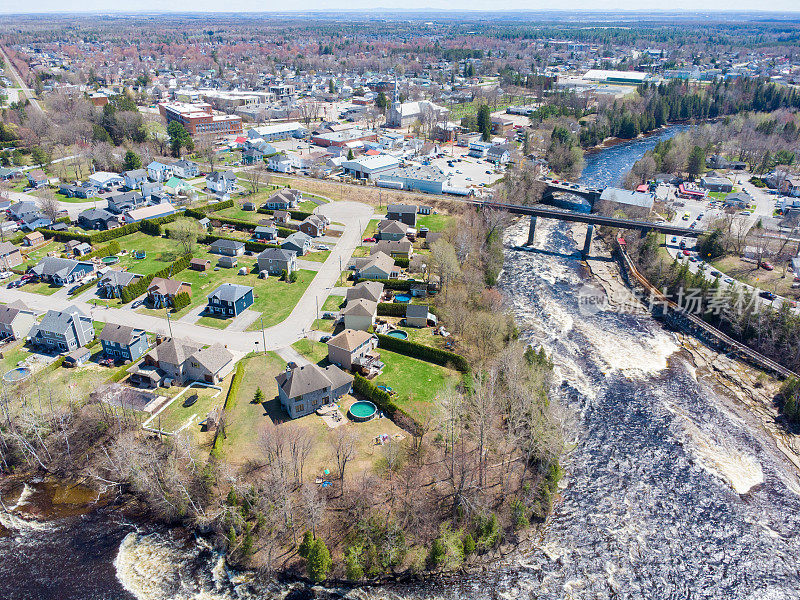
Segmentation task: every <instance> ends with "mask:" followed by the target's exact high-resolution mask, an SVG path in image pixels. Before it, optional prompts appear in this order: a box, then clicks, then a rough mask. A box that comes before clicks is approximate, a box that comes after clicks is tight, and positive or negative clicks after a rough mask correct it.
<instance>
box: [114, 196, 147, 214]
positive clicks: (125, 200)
mask: <svg viewBox="0 0 800 600" xmlns="http://www.w3.org/2000/svg"><path fill="white" fill-rule="evenodd" d="M144 205H145V199H144V196H142V194H141V192H139V191H138V190H135V191H130V192H122V193H120V194H114V195H113V196H109V198H108V206H107V207H106V210H108V212H112V213H114V214H115V215H121V214H122V213H124V212H125V211H128V210H133V209H134V208H139V207H140V206H144Z"/></svg>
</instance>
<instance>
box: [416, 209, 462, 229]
mask: <svg viewBox="0 0 800 600" xmlns="http://www.w3.org/2000/svg"><path fill="white" fill-rule="evenodd" d="M452 221H453V217H451V216H450V215H444V214H441V213H439V214H436V215H422V216H419V215H418V216H417V229H418V230H419V228H420V227H427V228H428V230H429V231H444V230H445V229H447V226H448V225H449V224H450V223H451V222H452Z"/></svg>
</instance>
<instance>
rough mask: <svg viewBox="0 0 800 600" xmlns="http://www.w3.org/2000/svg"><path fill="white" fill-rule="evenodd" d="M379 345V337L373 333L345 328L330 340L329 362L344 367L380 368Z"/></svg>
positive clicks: (368, 369)
mask: <svg viewBox="0 0 800 600" xmlns="http://www.w3.org/2000/svg"><path fill="white" fill-rule="evenodd" d="M377 347H378V338H377V337H375V336H374V335H372V334H371V333H367V332H366V331H358V330H355V329H345V330H344V331H342V332H341V333H339V334H337V335H335V336H333V337H332V338H331V339H329V340H328V362H330V363H331V364H334V365H336V366H338V367H341V368H342V369H351V370H353V369H361V370H365V371H371V370H373V369H375V370H380V369H381V368H382V367H383V365H382V363H380V355H379V354H378V353H377V352H375V349H376V348H377ZM376 363H377V364H376Z"/></svg>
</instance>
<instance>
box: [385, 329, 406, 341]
mask: <svg viewBox="0 0 800 600" xmlns="http://www.w3.org/2000/svg"><path fill="white" fill-rule="evenodd" d="M386 335H388V336H389V337H393V338H397V339H398V340H407V339H408V333H406V332H405V331H403V330H402V329H392V330H391V331H390V332H389V333H387V334H386Z"/></svg>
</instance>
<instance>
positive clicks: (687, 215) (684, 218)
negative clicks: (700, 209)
mask: <svg viewBox="0 0 800 600" xmlns="http://www.w3.org/2000/svg"><path fill="white" fill-rule="evenodd" d="M691 216H692V213H690V212H688V211H687V212H685V213H683V216H682V217H681V220H683V221H688V220H689V218H690V217H691Z"/></svg>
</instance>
